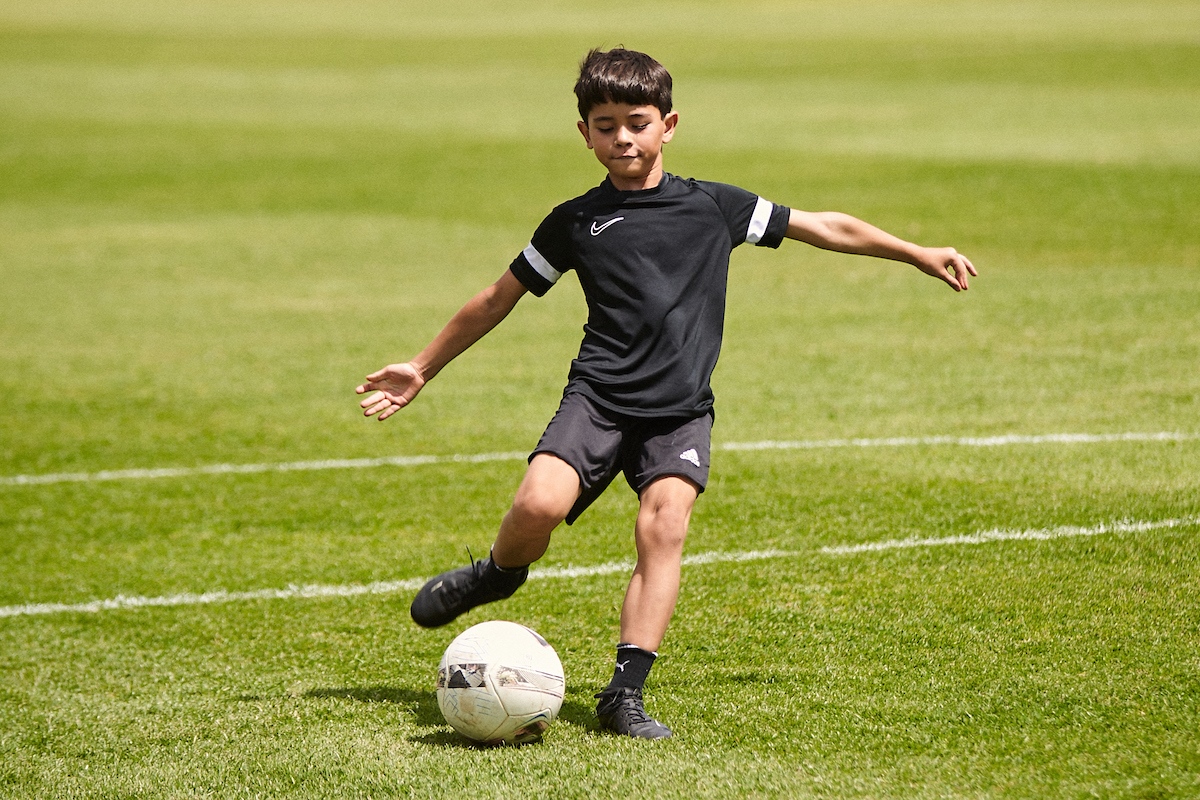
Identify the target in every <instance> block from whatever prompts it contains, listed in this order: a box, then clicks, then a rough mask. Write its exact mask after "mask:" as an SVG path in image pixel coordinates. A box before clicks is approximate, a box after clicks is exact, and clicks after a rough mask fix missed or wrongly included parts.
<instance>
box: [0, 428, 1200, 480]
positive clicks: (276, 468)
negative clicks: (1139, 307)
mask: <svg viewBox="0 0 1200 800" xmlns="http://www.w3.org/2000/svg"><path fill="white" fill-rule="evenodd" d="M1196 439H1200V434H1197V433H1179V432H1174V431H1163V432H1159V433H1136V432H1135V433H1052V434H1044V435H1022V434H1010V435H1004V436H983V437H954V436H911V437H894V438H882V439H816V440H808V441H806V440H798V441H775V440H766V441H761V442H725V443H723V444H718V445H716V449H718V450H730V451H754V450H820V449H837V448H851V447H862V448H870V447H920V446H929V447H933V446H942V445H956V446H961V447H1004V446H1011V445H1022V444H1027V445H1036V444H1104V443H1112V442H1184V441H1194V440H1196ZM528 455H529V454H528V453H526V452H524V451H520V452H507V453H477V454H455V455H444V456H436V455H430V456H386V457H382V458H334V459H325V460H319V461H290V462H279V463H266V464H209V465H205V466H199V467H156V468H148V469H118V470H102V471H100V472H56V473H46V474H43V475H9V476H3V477H0V486H39V485H46V484H54V483H97V482H104V481H122V480H153V479H158V478H185V477H193V476H197V475H248V474H257V473H264V472H307V471H315V470H325V469H373V468H376V467H419V466H425V465H429V464H458V463H461V464H481V463H487V462H491V461H520V460H524V459H525V458H527V457H528Z"/></svg>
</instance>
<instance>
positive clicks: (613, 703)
mask: <svg viewBox="0 0 1200 800" xmlns="http://www.w3.org/2000/svg"><path fill="white" fill-rule="evenodd" d="M596 698H597V699H598V700H599V701H600V702H599V703H597V704H596V716H597V717H599V718H600V724H601V725H602V726H603V727H605V728H607V729H608V730H610V731H613V732H614V733H619V734H622V735H624V736H632V737H634V738H635V739H668V738H670V736H671V729H670V728H668V727H667V726H666V725H663V724H662V723H661V722H659V721H658V720H656V719H654V718H653V717H651V716H650V715H649V714H647V713H646V707H645V705H644V704H643V702H642V690H641V689H635V688H630V687H623V688H620V689H606V690H604V691H603V692H601V693H600V694H598V695H596Z"/></svg>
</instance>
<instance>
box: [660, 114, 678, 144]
mask: <svg viewBox="0 0 1200 800" xmlns="http://www.w3.org/2000/svg"><path fill="white" fill-rule="evenodd" d="M678 124H679V112H678V111H672V112H671V113H669V114H667V115H666V116H665V117H663V125H665V126H666V130H664V131H663V142H669V141H671V137H673V136H674V135H675V126H676V125H678Z"/></svg>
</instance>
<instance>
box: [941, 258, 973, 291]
mask: <svg viewBox="0 0 1200 800" xmlns="http://www.w3.org/2000/svg"><path fill="white" fill-rule="evenodd" d="M938 277H940V278H941V279H942V280H943V281H944V282H945V283H946V285H947V286H949V287H950V288H951V289H953V290H954V291H956V292H961V291H962V290H963V289H965V288H967V287H966V286H964V285H963V281H962V275H961V274H959V273H958V272H957V270H956V269H955V267H954V263H953V262H951V263H949V264H947V265H944V266H943V267H942V268H941V270H940V271H939V275H938Z"/></svg>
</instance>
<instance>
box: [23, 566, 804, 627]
mask: <svg viewBox="0 0 1200 800" xmlns="http://www.w3.org/2000/svg"><path fill="white" fill-rule="evenodd" d="M795 555H799V554H798V553H789V552H784V551H782V550H755V551H749V552H741V553H721V552H713V553H699V554H697V555H691V556H685V557H684V559H683V564H684V566H693V565H697V564H713V563H717V562H729V561H761V560H762V559H767V558H786V557H788V556H795ZM633 566H634V565H633V562H632V561H613V562H609V563H607V564H596V565H594V566H590V567H546V568H543V569H533V570H530V572H529V579H530V580H555V579H558V580H561V579H564V578H565V579H573V578H588V577H592V576H595V575H612V574H615V573H628V572H631V571H632V570H633ZM426 580H428V579H427V578H408V579H407V580H399V581H378V582H376V583H357V584H356V583H352V584H343V585H340V586H339V585H322V584H311V585H307V586H296V585H292V586H287V587H285V588H283V589H256V590H253V591H248V592H227V591H224V590H217V591H213V592H204V593H192V592H184V593H182V594H172V595H166V596H164V597H126V596H124V595H118V596H116V597H113V598H110V599H108V600H92V601H91V602H87V603H30V604H29V605H23V606H0V617H31V616H37V615H42V614H65V613H72V612H74V613H82V614H94V613H97V612H99V611H116V610H119V609H130V608H152V607H164V606H201V605H213V604H216V603H236V602H244V601H248V600H297V599H300V600H303V599H311V598H318V597H358V596H360V595H364V594H392V593H395V592H410V591H414V590H416V589H419V588H421V587H422V586H424V585H425V581H426Z"/></svg>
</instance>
